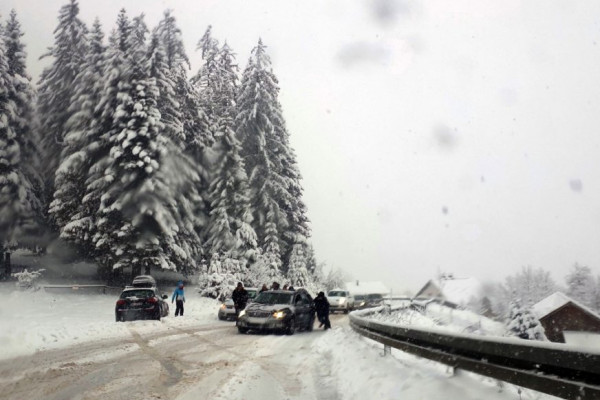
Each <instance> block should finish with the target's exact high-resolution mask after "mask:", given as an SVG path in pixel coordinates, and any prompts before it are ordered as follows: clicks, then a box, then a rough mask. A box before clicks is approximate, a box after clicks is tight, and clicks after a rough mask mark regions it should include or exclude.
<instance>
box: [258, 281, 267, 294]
mask: <svg viewBox="0 0 600 400" xmlns="http://www.w3.org/2000/svg"><path fill="white" fill-rule="evenodd" d="M267 290H269V288H268V287H267V284H266V283H263V285H262V288H260V291H259V292H258V293H262V292H266V291H267Z"/></svg>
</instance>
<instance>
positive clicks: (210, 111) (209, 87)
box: [191, 25, 220, 147]
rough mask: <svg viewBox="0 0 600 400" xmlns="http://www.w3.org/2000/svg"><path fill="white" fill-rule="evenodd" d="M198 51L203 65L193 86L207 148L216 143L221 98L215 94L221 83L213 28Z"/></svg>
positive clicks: (203, 38)
mask: <svg viewBox="0 0 600 400" xmlns="http://www.w3.org/2000/svg"><path fill="white" fill-rule="evenodd" d="M196 50H200V51H201V54H202V63H201V65H200V68H199V69H198V72H197V73H196V75H194V76H193V77H192V78H191V82H192V84H193V85H194V86H195V87H196V89H197V91H198V94H199V97H198V101H199V106H200V107H199V118H200V125H201V126H202V127H203V128H204V129H207V130H208V132H206V134H205V135H203V139H204V140H207V141H208V142H207V143H206V145H207V147H210V146H212V144H213V143H214V131H215V129H216V128H215V126H214V124H215V122H216V121H215V112H214V108H215V105H216V99H217V98H218V97H219V94H218V93H215V88H217V85H218V83H219V82H220V75H219V69H220V66H219V42H218V40H216V39H215V38H213V37H212V26H210V25H209V27H208V28H207V29H206V32H204V35H203V36H202V38H201V39H200V41H199V42H198V45H197V46H196Z"/></svg>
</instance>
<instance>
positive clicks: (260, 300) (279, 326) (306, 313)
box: [236, 289, 315, 335]
mask: <svg viewBox="0 0 600 400" xmlns="http://www.w3.org/2000/svg"><path fill="white" fill-rule="evenodd" d="M314 322H315V305H314V302H313V299H312V298H311V297H310V295H309V294H308V292H307V291H306V290H304V289H298V290H296V291H294V292H291V291H288V290H268V291H265V292H262V293H260V294H259V295H258V296H256V298H255V299H254V300H253V301H252V303H250V304H248V305H247V306H246V308H245V309H244V310H242V311H241V312H240V314H239V316H238V319H237V322H236V326H237V328H238V331H239V332H240V333H246V332H247V331H248V330H257V331H278V332H285V333H287V334H288V335H293V334H294V332H295V331H296V329H305V330H307V331H312V329H313V324H314Z"/></svg>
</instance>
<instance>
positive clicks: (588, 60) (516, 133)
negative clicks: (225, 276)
mask: <svg viewBox="0 0 600 400" xmlns="http://www.w3.org/2000/svg"><path fill="white" fill-rule="evenodd" d="M65 2H66V0H46V1H43V2H40V1H33V0H3V1H2V3H1V4H0V13H1V14H2V15H3V16H6V15H7V14H8V12H9V11H10V9H11V8H15V9H16V10H17V12H18V14H19V18H20V20H21V22H22V25H23V28H24V31H25V33H26V36H25V40H26V43H27V44H28V52H29V69H30V71H31V73H32V74H33V75H34V76H36V79H37V75H38V74H39V73H40V71H41V68H42V65H43V63H42V62H39V61H37V58H38V57H39V56H40V55H41V54H42V53H43V51H44V49H45V48H46V47H48V46H50V45H52V42H53V35H52V31H53V29H54V27H55V26H56V21H57V13H58V9H59V8H60V6H61V5H62V4H63V3H65ZM80 6H81V16H82V18H83V19H84V20H85V21H86V22H88V23H90V24H91V22H92V20H93V18H94V17H95V16H99V17H100V19H101V21H102V23H103V25H104V29H105V31H109V30H110V29H111V28H112V25H113V23H114V20H115V18H116V15H117V13H118V11H119V9H120V8H121V7H125V8H126V9H127V10H128V12H129V13H130V15H136V14H139V13H140V12H144V13H145V14H146V16H147V19H146V20H147V22H148V24H149V25H150V26H153V25H155V24H156V23H157V22H158V20H159V19H160V17H161V15H162V12H163V11H164V10H165V9H167V8H170V9H173V11H174V14H175V16H176V18H177V20H178V23H179V25H180V27H181V28H182V31H183V34H184V39H185V41H186V45H187V50H188V53H189V55H190V56H191V58H192V60H193V64H194V68H196V67H197V60H198V54H196V53H195V52H194V49H195V45H196V42H197V41H198V39H199V38H200V37H201V36H202V34H203V32H204V30H205V29H206V27H207V25H209V24H212V25H213V32H214V34H215V36H216V37H217V38H218V39H220V40H225V39H226V40H227V42H228V43H229V44H230V46H231V47H232V48H233V49H234V50H235V51H236V52H237V54H238V61H239V63H240V66H241V67H242V68H243V67H244V65H245V63H246V60H247V58H248V55H249V52H250V50H251V48H252V47H253V46H254V45H255V43H256V41H257V39H258V37H259V36H260V37H262V38H263V40H264V42H265V44H266V45H267V46H269V53H270V55H271V57H272V59H273V64H274V69H275V73H276V75H277V76H278V78H279V79H280V86H281V101H282V104H283V107H284V114H285V117H286V120H287V123H288V127H289V130H290V132H291V135H292V137H291V140H292V144H293V146H294V148H295V150H296V153H297V156H298V161H299V164H300V168H301V172H302V174H303V177H304V180H303V184H304V188H305V200H306V203H307V205H308V208H309V217H310V219H311V221H312V229H313V243H314V246H315V249H316V251H317V255H318V257H319V258H320V259H321V260H323V261H326V262H327V264H328V265H329V266H332V267H339V268H342V269H344V270H346V271H347V272H348V273H350V274H351V275H352V276H353V277H354V278H356V279H363V280H367V279H377V280H383V281H385V282H386V283H387V284H388V285H389V286H391V287H393V288H394V289H395V291H401V290H403V289H411V290H416V289H418V288H419V286H421V285H422V284H424V283H425V281H426V280H427V279H429V278H432V277H434V276H435V275H436V273H437V271H438V270H440V271H447V272H453V273H454V274H455V275H457V276H475V277H478V278H480V279H482V280H486V279H503V278H504V277H505V276H506V275H508V274H511V273H514V272H516V271H518V270H519V269H520V267H521V266H523V265H532V266H534V267H544V268H547V269H549V270H551V271H553V277H554V278H555V279H556V280H557V281H558V282H559V283H561V284H562V283H563V278H564V275H565V274H566V273H567V271H568V269H569V268H570V267H571V265H572V264H573V263H574V262H576V261H578V262H580V263H583V264H586V265H588V266H590V267H591V268H592V270H593V271H595V272H596V273H597V272H598V271H599V266H600V246H599V243H600V157H599V155H600V134H599V133H600V132H599V130H600V129H599V128H600V126H599V125H600V44H599V43H600V2H597V1H591V0H585V1H577V2H574V1H570V0H530V1H518V0H503V1H497V0H480V1H467V0H453V1H451V2H449V1H447V0H430V1H427V2H423V1H404V0H360V1H351V0H331V1H330V0H318V1H316V0H312V1H307V0H301V1H298V0H294V1H292V0H286V1H281V0H260V1H252V0H227V1H224V0H177V1H171V0H162V1H159V0H104V1H101V2H100V1H91V0H80Z"/></svg>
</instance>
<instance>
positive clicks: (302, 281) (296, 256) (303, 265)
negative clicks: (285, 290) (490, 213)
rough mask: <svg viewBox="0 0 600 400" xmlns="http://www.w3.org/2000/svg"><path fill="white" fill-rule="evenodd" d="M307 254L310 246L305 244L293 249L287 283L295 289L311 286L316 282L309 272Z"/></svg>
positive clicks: (298, 244) (297, 245)
mask: <svg viewBox="0 0 600 400" xmlns="http://www.w3.org/2000/svg"><path fill="white" fill-rule="evenodd" d="M307 253H308V246H307V244H305V243H297V244H295V245H294V247H293V248H292V253H291V255H290V261H289V266H288V272H287V281H288V282H289V283H290V284H291V285H292V286H294V287H295V288H299V287H307V286H310V285H311V284H312V282H313V280H314V279H313V277H312V276H311V274H310V273H309V272H308V268H307V256H308V254H307Z"/></svg>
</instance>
